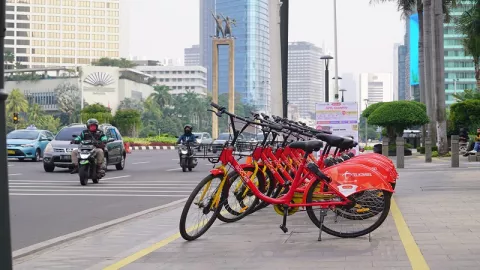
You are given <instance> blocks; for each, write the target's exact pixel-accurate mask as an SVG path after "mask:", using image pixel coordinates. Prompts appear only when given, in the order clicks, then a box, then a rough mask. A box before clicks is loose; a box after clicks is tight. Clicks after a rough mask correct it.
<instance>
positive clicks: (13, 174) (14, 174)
mask: <svg viewBox="0 0 480 270" xmlns="http://www.w3.org/2000/svg"><path fill="white" fill-rule="evenodd" d="M17 175H22V174H21V173H11V174H9V175H8V176H17Z"/></svg>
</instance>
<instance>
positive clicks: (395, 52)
mask: <svg viewBox="0 0 480 270" xmlns="http://www.w3.org/2000/svg"><path fill="white" fill-rule="evenodd" d="M398 47H400V43H395V44H394V45H393V77H392V78H393V100H398V60H399V59H398Z"/></svg>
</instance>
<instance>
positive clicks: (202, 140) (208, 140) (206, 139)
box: [193, 132, 213, 151]
mask: <svg viewBox="0 0 480 270" xmlns="http://www.w3.org/2000/svg"><path fill="white" fill-rule="evenodd" d="M193 135H195V139H196V141H197V143H198V147H197V150H198V151H200V150H202V149H204V148H202V145H203V147H206V146H205V145H210V144H212V142H213V138H212V136H210V133H208V132H194V133H193ZM211 150H212V149H211V147H208V151H211Z"/></svg>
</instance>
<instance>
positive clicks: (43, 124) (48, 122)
mask: <svg viewBox="0 0 480 270" xmlns="http://www.w3.org/2000/svg"><path fill="white" fill-rule="evenodd" d="M34 124H35V126H36V127H37V128H38V129H45V130H49V131H51V132H53V133H57V132H58V130H59V127H60V118H55V117H53V116H52V115H43V116H40V117H39V118H38V120H37V121H36V122H35V123H34Z"/></svg>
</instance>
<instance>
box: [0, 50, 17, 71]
mask: <svg viewBox="0 0 480 270" xmlns="http://www.w3.org/2000/svg"><path fill="white" fill-rule="evenodd" d="M14 63H15V54H14V53H13V52H11V51H5V52H4V53H3V66H4V68H5V69H13V67H14Z"/></svg>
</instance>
